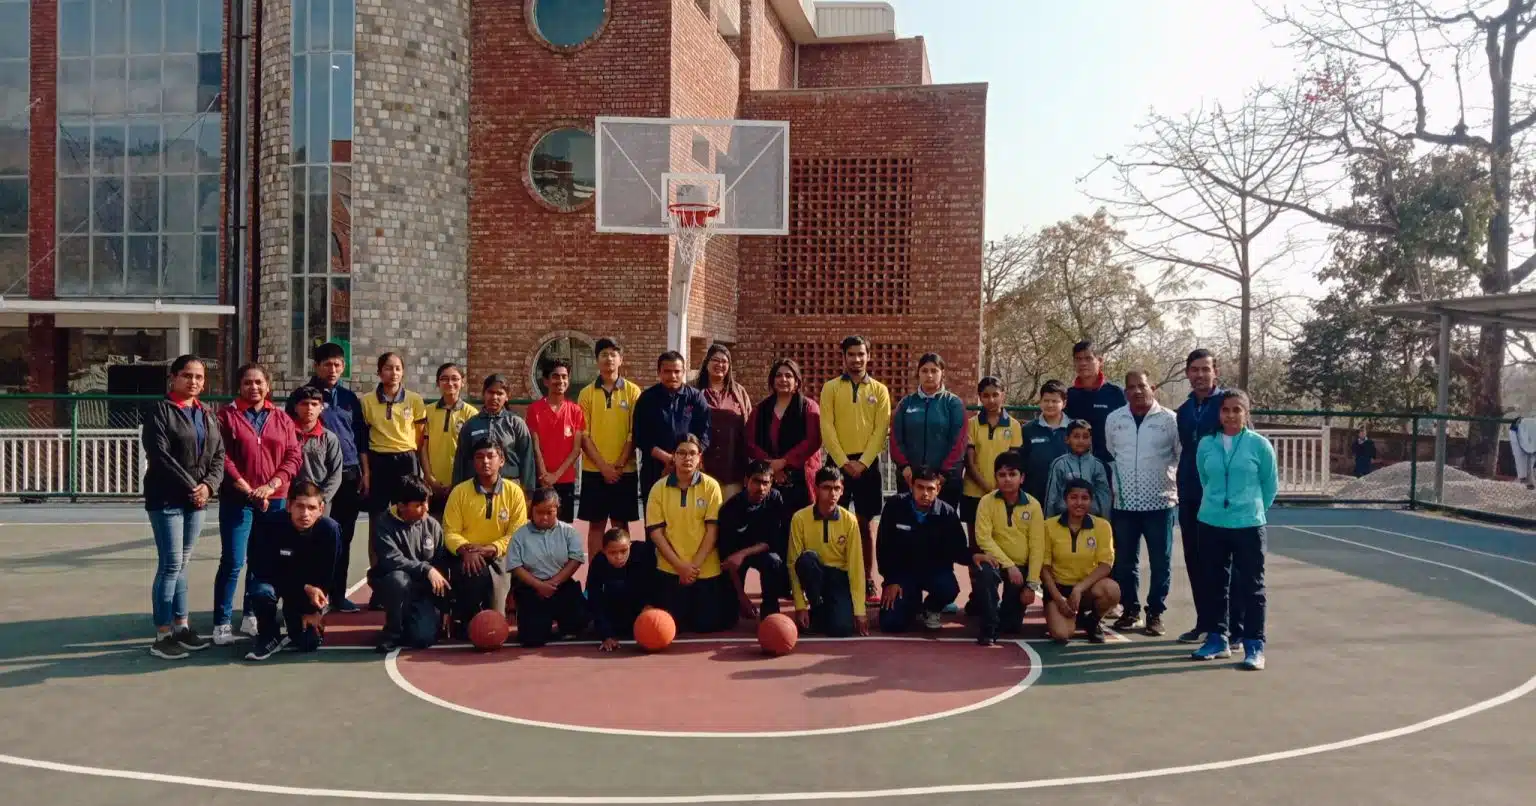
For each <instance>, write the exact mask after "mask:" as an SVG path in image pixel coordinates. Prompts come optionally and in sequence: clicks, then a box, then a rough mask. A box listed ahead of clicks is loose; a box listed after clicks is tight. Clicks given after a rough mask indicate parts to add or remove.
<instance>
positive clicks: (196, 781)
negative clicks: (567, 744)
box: [0, 524, 1536, 806]
mask: <svg viewBox="0 0 1536 806" xmlns="http://www.w3.org/2000/svg"><path fill="white" fill-rule="evenodd" d="M1275 528H1284V529H1292V530H1295V531H1298V532H1301V533H1303V534H1309V535H1312V536H1313V537H1319V538H1322V539H1324V540H1332V541H1335V542H1338V543H1344V544H1346V545H1351V546H1356V547H1358V548H1363V549H1366V550H1369V551H1376V552H1380V553H1383V554H1388V555H1391V556H1394V557H1400V558H1402V559H1406V560H1412V561H1414V562H1421V563H1425V564H1426V565H1433V566H1438V567H1441V568H1449V569H1451V570H1453V571H1460V572H1461V573H1463V574H1466V575H1467V576H1470V577H1472V578H1473V579H1477V580H1479V581H1482V582H1484V583H1486V584H1489V585H1492V586H1494V587H1497V588H1500V589H1502V590H1504V591H1507V592H1509V593H1511V594H1513V595H1514V596H1516V597H1518V598H1519V599H1521V600H1523V601H1525V602H1526V603H1527V604H1529V605H1531V606H1532V607H1536V596H1531V595H1530V594H1527V593H1525V592H1524V591H1521V590H1519V589H1517V588H1514V587H1512V586H1510V585H1507V584H1505V583H1503V582H1500V581H1498V580H1496V579H1493V578H1492V577H1488V576H1485V575H1483V574H1479V573H1477V572H1476V571H1469V570H1467V569H1465V568H1462V567H1461V566H1457V565H1451V564H1450V563H1443V562H1440V561H1438V560H1430V559H1427V558H1424V557H1415V556H1413V555H1411V554H1403V553H1401V552H1396V551H1392V550H1390V549H1384V548H1381V547H1380V546H1372V545H1370V544H1368V543H1360V542H1357V541H1354V540H1347V539H1345V538H1342V537H1334V536H1332V535H1327V534H1323V533H1321V532H1314V531H1308V530H1307V529H1305V528H1303V527H1298V526H1280V525H1278V524H1277V525H1276V526H1275ZM1532 691H1536V675H1532V676H1531V677H1530V678H1529V679H1527V680H1526V681H1525V683H1523V684H1521V685H1519V686H1516V687H1515V688H1512V689H1510V690H1508V691H1506V692H1504V693H1503V694H1498V695H1495V696H1493V697H1490V698H1488V699H1485V700H1481V701H1479V702H1475V703H1472V704H1470V705H1466V706H1463V707H1461V708H1458V709H1456V710H1454V711H1449V712H1447V713H1444V714H1440V715H1439V716H1434V717H1430V718H1428V719H1424V720H1420V721H1418V722H1415V723H1413V724H1410V725H1404V726H1402V727H1399V728H1391V729H1388V730H1383V731H1377V732H1375V733H1368V734H1364V735H1362V736H1355V737H1352V738H1349V739H1341V740H1339V741H1334V742H1327V743H1323V744H1315V745H1307V746H1304V747H1298V748H1293V749H1290V750H1279V751H1274V752H1270V753H1261V754H1258V755H1252V756H1244V757H1241V758H1235V759H1227V760H1224V761H1208V762H1202V763H1197V764H1184V765H1179V766H1174V767H1161V768H1153V769H1148V770H1133V771H1129V772H1118V773H1101V774H1097V775H1078V776H1068V777H1062V778H1037V779H1032V780H1025V781H1001V782H996V783H982V784H939V785H930V786H913V787H900V788H892V789H878V790H849V791H822V792H779V793H774V792H763V793H750V794H703V795H632V796H609V797H602V796H595V795H542V796H541V795H485V794H482V795H468V794H457V793H446V792H373V791H367V790H349V789H327V788H311V787H296V786H284V785H278V784H261V783H255V782H245V781H226V780H221V779H217V778H198V777H194V776H187V775H169V774H166V773H154V772H140V771H136V770H118V769H111V768H107V767H89V766H85V765H80V764H65V763H62V762H56V761H43V760H40V759H30V758H23V757H20V756H12V755H5V754H0V764H9V765H11V766H17V767H26V768H30V769H40V770H48V771H52V772H63V773H70V774H75V775H88V776H92V777H98V778H116V779H121V780H132V781H142V782H148V783H162V784H177V785H182V786H194V787H200V788H203V789H216V790H224V791H236V792H248V793H254V794H269V795H287V796H294V797H326V798H350V799H354V800H376V801H389V802H409V803H515V804H603V803H617V804H636V805H637V806H638V805H641V804H679V803H742V802H751V803H763V802H770V801H819V800H868V799H873V798H890V797H911V796H923V795H949V794H968V793H975V792H1009V791H1021V790H1034V789H1055V788H1060V787H1068V786H1078V785H1081V784H1105V783H1120V782H1124V781H1140V780H1146V779H1151V778H1165V777H1172V776H1176V775H1185V774H1188V773H1197V772H1214V771H1221V770H1230V769H1236V768H1239V767H1249V766H1254V765H1258V764H1266V763H1270V762H1274V761H1287V760H1290V759H1295V758H1305V757H1307V756H1315V755H1321V754H1324V753H1331V752H1334V751H1338V750H1348V749H1351V748H1355V747H1362V746H1365V745H1370V744H1376V743H1379V742H1383V741H1388V740H1391V739H1397V738H1402V737H1404V736H1411V735H1413V734H1416V733H1422V732H1424V731H1426V730H1429V729H1431V728H1436V727H1439V726H1441V725H1446V724H1449V723H1452V722H1456V721H1459V720H1462V719H1465V718H1467V717H1469V716H1474V715H1476V714H1480V713H1482V712H1484V711H1490V710H1493V709H1495V708H1498V707H1500V706H1503V705H1507V704H1509V703H1511V702H1514V701H1515V700H1518V699H1520V698H1521V697H1524V696H1525V695H1527V694H1530V693H1531V692H1532Z"/></svg>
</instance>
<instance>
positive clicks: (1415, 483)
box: [1408, 417, 1419, 509]
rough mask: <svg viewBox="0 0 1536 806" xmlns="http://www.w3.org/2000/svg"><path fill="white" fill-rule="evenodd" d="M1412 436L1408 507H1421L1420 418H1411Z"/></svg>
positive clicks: (1409, 441)
mask: <svg viewBox="0 0 1536 806" xmlns="http://www.w3.org/2000/svg"><path fill="white" fill-rule="evenodd" d="M1408 427H1409V428H1410V429H1411V430H1412V436H1410V437H1409V439H1408V508H1409V509H1418V508H1419V418H1418V417H1412V418H1410V419H1409V426H1408Z"/></svg>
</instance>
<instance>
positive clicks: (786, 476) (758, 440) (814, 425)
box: [747, 358, 821, 512]
mask: <svg viewBox="0 0 1536 806" xmlns="http://www.w3.org/2000/svg"><path fill="white" fill-rule="evenodd" d="M801 381H802V377H801V375H800V365H799V364H796V363H795V362H794V361H793V360H791V359H788V358H780V359H779V360H777V361H775V362H773V369H770V370H769V371H768V388H769V389H772V390H773V393H772V394H770V395H768V396H767V397H765V398H763V400H762V401H761V402H759V403H758V404H757V406H755V407H754V408H753V409H752V416H751V417H749V418H748V419H747V458H749V459H761V460H763V461H765V462H767V463H768V464H769V466H770V467H772V468H773V484H774V487H775V488H777V489H778V491H779V495H781V496H783V497H784V503H785V504H786V505H787V506H788V507H789V511H790V512H798V511H800V510H802V509H804V508H806V507H808V506H810V505H811V493H810V491H811V486H812V485H811V479H814V478H815V477H816V471H817V470H820V469H821V408H820V407H819V406H817V405H816V401H814V400H811V399H810V398H808V397H806V396H805V395H802V394H800V384H801Z"/></svg>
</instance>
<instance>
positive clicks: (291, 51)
mask: <svg viewBox="0 0 1536 806" xmlns="http://www.w3.org/2000/svg"><path fill="white" fill-rule="evenodd" d="M188 14H190V16H188ZM6 15H10V16H6ZM18 16H19V17H20V24H21V25H22V30H27V31H29V32H30V35H29V37H25V38H23V40H24V41H14V42H13V41H11V40H14V39H16V38H15V37H14V36H12V37H11V38H10V39H3V38H0V39H3V41H0V90H3V92H0V289H3V290H0V297H4V300H3V301H0V392H3V391H5V390H6V389H11V390H21V389H32V390H36V391H66V390H74V391H80V390H81V388H80V387H81V386H82V385H89V384H91V383H97V384H98V385H99V384H100V379H99V378H96V375H99V374H100V373H96V374H95V375H93V374H92V373H91V372H90V371H89V370H90V368H91V366H95V365H97V364H105V363H110V362H119V363H120V362H133V361H142V362H150V363H153V362H158V361H163V360H165V359H167V358H169V357H170V356H171V355H173V354H174V353H175V351H176V350H177V349H179V348H180V347H181V346H183V345H186V344H190V345H191V346H192V347H193V348H195V349H197V350H198V351H200V352H205V353H211V354H214V355H217V356H218V357H219V358H220V359H221V363H223V364H227V363H228V362H236V361H243V360H248V359H251V358H255V359H257V360H260V361H261V362H262V363H263V364H265V365H267V366H268V367H269V368H271V369H272V370H273V374H274V375H275V376H276V377H275V378H274V381H275V383H276V384H277V385H278V386H279V387H291V386H292V385H294V383H295V382H296V381H298V380H301V379H302V377H303V376H304V375H305V371H306V364H307V361H306V360H305V355H306V353H307V352H308V349H309V348H310V346H312V345H313V344H314V343H315V342H317V341H320V340H327V339H334V340H340V341H343V342H345V343H346V344H348V345H349V347H350V349H351V350H352V351H353V353H354V354H355V355H356V356H358V358H359V364H358V366H357V367H356V368H355V371H354V372H355V376H356V377H357V378H358V380H359V381H360V382H363V383H366V382H370V381H371V380H372V366H371V361H369V360H367V359H364V358H363V357H365V356H366V357H369V358H370V359H371V357H372V356H374V355H376V354H378V353H379V352H382V351H384V350H397V351H400V352H402V353H404V354H405V356H406V359H407V361H406V369H407V382H408V383H409V384H410V385H412V386H413V387H415V388H418V389H421V390H423V391H428V390H430V387H431V372H432V369H433V368H434V367H435V366H436V364H438V363H439V362H441V361H445V360H459V361H465V360H467V361H468V363H469V367H470V373H471V375H472V376H481V375H484V374H486V373H488V372H492V371H499V372H504V373H507V374H508V375H509V376H510V377H511V378H513V379H515V383H516V384H518V386H519V391H520V392H524V393H526V392H529V391H531V390H532V389H533V379H532V374H533V367H534V366H535V364H536V363H537V360H538V359H539V357H541V356H547V355H557V354H567V355H569V356H570V357H572V358H573V359H575V361H576V364H577V366H576V374H577V376H578V377H577V380H578V381H579V380H581V378H582V377H583V376H584V375H586V374H588V373H590V372H591V371H592V364H591V360H590V355H591V354H590V349H591V347H590V345H591V343H592V342H593V341H594V340H595V339H596V338H597V337H600V336H606V335H612V336H616V337H617V338H619V339H620V340H621V341H622V342H624V343H625V344H626V345H627V346H628V354H629V356H630V361H631V371H632V374H633V375H635V376H636V377H637V378H638V379H640V380H649V378H650V370H649V365H650V364H651V361H652V360H653V359H654V356H655V355H656V354H657V353H658V352H660V351H661V350H662V349H663V345H664V342H665V333H666V325H665V317H666V300H667V293H668V283H669V271H670V263H671V246H670V244H669V243H668V239H667V238H665V237H647V236H639V235H609V234H603V235H599V234H596V233H595V232H594V218H593V215H594V211H593V198H592V197H593V190H594V188H593V183H594V181H595V177H594V175H593V143H594V141H593V126H594V118H596V117H598V116H602V115H622V116H633V117H703V118H749V119H759V120H786V121H789V122H790V124H791V139H790V142H791V152H790V168H791V189H790V195H791V206H790V217H791V231H790V234H789V235H788V236H785V237H768V238H762V237H759V238H749V237H739V238H737V237H720V238H716V239H715V240H714V241H713V242H712V243H711V245H710V248H709V250H708V253H707V254H706V256H705V258H704V259H703V260H702V261H701V262H700V264H699V266H698V267H697V270H696V276H695V280H694V284H693V290H692V299H691V302H690V308H691V310H690V314H689V336H690V343H691V345H693V346H694V347H695V350H694V352H695V355H697V354H699V353H701V352H702V349H700V348H702V347H703V346H704V345H705V344H707V343H709V342H715V341H718V342H723V343H726V344H730V345H732V346H733V350H734V352H735V354H736V355H737V366H738V371H739V372H740V373H741V376H742V379H743V381H744V382H745V383H747V385H748V387H749V388H750V389H751V390H752V391H753V392H754V394H761V393H763V392H765V388H764V387H765V376H766V373H767V368H768V365H769V363H770V362H771V361H772V360H773V358H774V357H776V356H779V355H786V356H790V357H793V358H796V359H797V360H799V361H800V362H801V363H802V365H803V366H805V367H806V369H807V372H808V375H809V376H810V378H811V380H812V382H813V383H819V382H820V381H821V380H823V379H825V378H826V377H828V376H830V375H831V374H834V373H835V372H837V371H838V355H837V351H836V349H835V347H834V344H835V342H836V341H837V340H838V339H839V338H841V336H843V335H845V334H847V333H853V332H857V333H864V334H866V335H868V336H870V337H871V339H872V340H873V341H874V343H875V365H874V366H875V373H876V375H877V376H878V377H880V378H882V379H883V380H886V381H887V382H888V383H890V384H891V385H892V386H893V388H894V389H896V390H905V389H909V388H911V387H912V386H913V385H914V383H915V378H914V375H915V371H914V365H915V362H916V358H917V355H918V354H919V353H921V352H923V351H926V350H930V349H931V350H936V351H938V352H940V353H942V354H943V355H944V356H945V357H946V359H948V361H949V362H950V364H951V365H952V367H953V369H952V371H951V377H950V384H951V386H952V387H954V388H955V389H957V390H958V391H965V390H966V389H967V388H968V387H971V386H972V385H973V384H974V381H975V373H974V367H975V366H976V363H977V360H978V358H979V344H980V329H981V312H980V280H981V256H982V212H983V211H982V206H983V169H984V146H983V143H984V128H985V117H986V109H985V103H986V88H985V86H984V85H950V86H942V85H934V84H932V83H931V79H930V74H929V68H928V60H927V55H926V51H925V48H924V44H923V40H922V39H921V38H920V37H915V38H897V36H896V34H895V20H894V14H893V12H892V11H891V9H890V8H889V6H886V5H885V4H883V3H841V2H824V3H819V4H818V3H814V2H811V0H505V2H493V3H481V2H475V3H471V0H434V2H431V3H423V2H420V1H419V0H32V1H31V2H24V0H0V30H13V29H11V28H10V27H9V26H8V23H9V22H14V21H15V20H13V19H12V18H13V17H18ZM103 98H105V99H106V101H105V102H103V100H102V99H103ZM151 134H153V135H154V136H153V137H151V136H150V135H151ZM82 143H84V144H85V145H84V151H83V152H82V149H81V144H82ZM18 199H19V201H18ZM18 205H19V210H18V209H15V208H17V207H18ZM18 222H19V223H18ZM18 288H24V289H25V292H24V293H21V294H19V296H22V297H24V299H23V300H22V301H21V302H24V303H26V305H22V306H21V308H18V307H17V306H18V305H19V304H20V303H18V302H17V299H16V298H17V296H18V292H17V289H18ZM124 300H126V301H128V302H130V303H134V307H133V309H132V312H128V311H127V309H123V310H117V309H114V307H113V306H112V305H109V304H105V303H109V302H121V301H124ZM7 306H9V307H7ZM29 306H30V307H29ZM23 309H25V310H23ZM74 309H80V310H87V309H89V311H90V312H89V313H81V312H75V313H70V312H69V311H70V310H74ZM93 362H94V363H93ZM88 365H89V366H88ZM217 374H218V373H216V375H217ZM82 379H83V380H82ZM220 382H221V385H223V383H225V380H224V379H220Z"/></svg>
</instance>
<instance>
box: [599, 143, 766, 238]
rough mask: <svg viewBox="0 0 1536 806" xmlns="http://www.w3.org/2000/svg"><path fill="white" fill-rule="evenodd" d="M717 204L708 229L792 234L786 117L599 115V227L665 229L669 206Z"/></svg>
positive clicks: (669, 223)
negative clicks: (763, 118) (626, 116)
mask: <svg viewBox="0 0 1536 806" xmlns="http://www.w3.org/2000/svg"><path fill="white" fill-rule="evenodd" d="M678 202H687V203H704V204H708V205H713V206H717V207H718V208H719V212H718V214H716V215H715V216H714V217H713V220H711V221H710V225H709V230H710V234H712V235H787V234H789V123H787V122H785V121H772V120H705V119H693V118H625V117H600V118H598V119H597V231H598V232H622V233H630V234H637V235H666V234H669V233H671V232H673V230H674V229H675V228H676V226H677V222H676V219H675V218H674V217H673V216H672V215H671V213H670V211H669V206H671V205H674V204H676V203H678Z"/></svg>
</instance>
